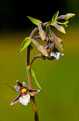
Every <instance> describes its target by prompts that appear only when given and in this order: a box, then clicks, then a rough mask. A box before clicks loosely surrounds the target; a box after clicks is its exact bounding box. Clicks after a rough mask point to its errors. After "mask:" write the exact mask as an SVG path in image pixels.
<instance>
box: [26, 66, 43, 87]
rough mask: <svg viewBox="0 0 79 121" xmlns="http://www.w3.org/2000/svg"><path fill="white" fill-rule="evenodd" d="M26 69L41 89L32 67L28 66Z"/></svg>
mask: <svg viewBox="0 0 79 121" xmlns="http://www.w3.org/2000/svg"><path fill="white" fill-rule="evenodd" d="M27 69H28V71H29V72H30V73H31V76H32V78H33V80H34V81H35V83H36V85H37V86H38V88H39V89H41V86H40V84H39V83H38V81H37V78H36V75H35V72H34V70H33V69H32V67H30V66H28V68H27Z"/></svg>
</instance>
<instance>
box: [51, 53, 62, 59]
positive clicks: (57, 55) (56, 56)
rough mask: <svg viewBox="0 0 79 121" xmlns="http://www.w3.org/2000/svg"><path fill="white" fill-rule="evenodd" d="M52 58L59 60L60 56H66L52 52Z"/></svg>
mask: <svg viewBox="0 0 79 121" xmlns="http://www.w3.org/2000/svg"><path fill="white" fill-rule="evenodd" d="M50 56H53V57H54V58H56V60H59V59H60V56H64V54H63V53H59V52H51V53H50Z"/></svg>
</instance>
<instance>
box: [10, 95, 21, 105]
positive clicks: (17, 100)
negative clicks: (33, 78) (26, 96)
mask: <svg viewBox="0 0 79 121" xmlns="http://www.w3.org/2000/svg"><path fill="white" fill-rule="evenodd" d="M20 97H21V94H20V95H19V96H18V97H17V98H16V99H14V100H13V101H12V102H11V104H10V105H14V104H16V103H17V102H19V98H20Z"/></svg>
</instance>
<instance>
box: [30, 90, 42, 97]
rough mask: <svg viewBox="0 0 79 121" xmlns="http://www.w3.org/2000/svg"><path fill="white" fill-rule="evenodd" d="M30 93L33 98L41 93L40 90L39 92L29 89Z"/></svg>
mask: <svg viewBox="0 0 79 121" xmlns="http://www.w3.org/2000/svg"><path fill="white" fill-rule="evenodd" d="M28 92H29V94H30V95H31V96H34V95H35V94H37V93H38V92H40V90H37V89H29V90H28Z"/></svg>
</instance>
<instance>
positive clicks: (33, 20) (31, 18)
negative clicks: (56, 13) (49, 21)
mask: <svg viewBox="0 0 79 121" xmlns="http://www.w3.org/2000/svg"><path fill="white" fill-rule="evenodd" d="M27 18H28V19H29V20H30V21H31V22H32V23H33V24H35V25H38V24H39V23H42V22H41V21H40V20H38V19H35V18H33V17H31V16H27Z"/></svg>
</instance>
